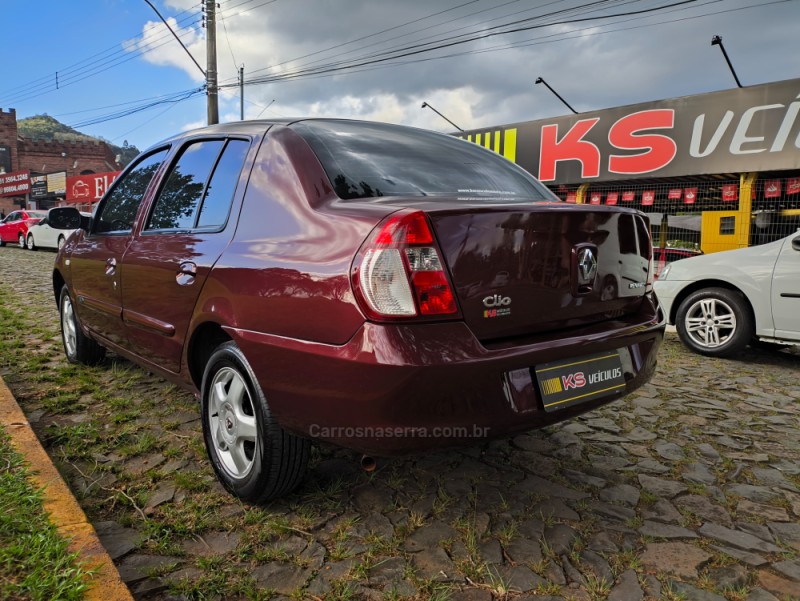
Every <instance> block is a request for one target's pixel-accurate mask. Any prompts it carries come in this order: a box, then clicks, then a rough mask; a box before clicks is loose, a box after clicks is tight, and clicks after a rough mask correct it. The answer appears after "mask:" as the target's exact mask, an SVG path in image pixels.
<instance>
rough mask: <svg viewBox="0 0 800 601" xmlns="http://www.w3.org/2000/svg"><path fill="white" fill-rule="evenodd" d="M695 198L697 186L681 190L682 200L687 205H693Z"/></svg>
mask: <svg viewBox="0 0 800 601" xmlns="http://www.w3.org/2000/svg"><path fill="white" fill-rule="evenodd" d="M696 200H697V188H686V190H684V191H683V202H685V203H686V204H687V205H693V204H694V202H695V201H696Z"/></svg>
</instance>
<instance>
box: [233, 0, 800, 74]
mask: <svg viewBox="0 0 800 601" xmlns="http://www.w3.org/2000/svg"><path fill="white" fill-rule="evenodd" d="M721 1H724V0H709V1H708V2H705V3H703V4H700V5H698V6H697V7H683V8H681V9H679V10H687V8H698V7H700V6H707V5H709V4H716V3H718V2H721ZM792 1H795V0H772V1H771V2H759V3H757V4H753V5H749V6H743V7H736V8H731V9H725V10H719V11H713V12H709V13H704V14H700V15H691V16H687V17H682V18H677V19H670V20H666V21H659V22H656V23H645V24H641V25H635V26H631V27H621V28H617V29H609V30H605V31H592V30H595V29H597V28H596V27H586V28H583V29H577V30H573V31H570V32H559V33H555V34H551V35H548V36H544V38H533V39H528V40H523V41H520V42H515V43H511V44H506V45H502V46H496V47H493V48H482V49H476V50H466V51H461V52H454V53H451V54H446V55H440V56H433V57H424V58H416V59H412V60H408V61H398V62H394V63H383V64H377V65H370V66H367V67H364V68H361V69H353V70H352V71H350V72H349V73H363V72H367V71H374V70H377V69H386V68H392V67H398V66H407V65H411V64H417V63H421V62H429V61H435V60H442V59H447V58H453V57H458V56H465V55H471V54H484V53H489V52H497V51H502V50H509V49H513V48H522V47H528V46H536V45H541V44H549V43H556V42H562V41H566V40H571V39H577V38H581V37H593V36H596V35H605V34H609V33H617V32H620V31H630V30H635V29H643V28H645V27H655V26H658V25H665V24H670V23H678V22H683V21H690V20H693V19H699V18H703V17H708V16H716V15H719V14H725V13H730V12H738V11H742V10H749V9H753V8H761V7H764V6H770V5H773V4H784V3H787V2H792ZM670 12H676V11H670ZM642 18H646V17H637V18H636V19H628V20H627V21H622V22H628V21H633V20H640V19H642ZM586 32H589V33H586ZM548 38H556V39H548ZM337 74H338V73H329V72H320V73H315V74H310V75H304V76H297V77H296V78H287V79H300V78H302V79H319V78H326V77H333V76H335V75H337ZM259 83H261V82H257V83H256V84H254V85H258V84H259ZM264 83H270V82H264ZM225 87H230V86H225Z"/></svg>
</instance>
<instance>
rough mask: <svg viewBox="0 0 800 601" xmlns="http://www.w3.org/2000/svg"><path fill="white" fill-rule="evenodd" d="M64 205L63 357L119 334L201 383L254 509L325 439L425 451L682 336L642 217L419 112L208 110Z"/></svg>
mask: <svg viewBox="0 0 800 601" xmlns="http://www.w3.org/2000/svg"><path fill="white" fill-rule="evenodd" d="M49 220H50V223H51V225H52V226H53V227H57V226H59V227H64V228H74V227H78V226H81V227H82V229H81V230H79V231H78V232H76V234H75V235H74V236H72V237H71V238H70V239H69V241H68V242H67V243H66V245H65V246H64V247H63V248H62V249H61V251H60V252H59V254H58V256H57V258H56V264H55V270H54V272H53V287H54V292H55V296H56V300H57V301H58V304H59V310H60V315H61V324H62V333H63V340H64V347H65V351H66V355H67V357H68V359H69V360H70V361H72V362H84V363H97V362H98V361H100V360H101V359H102V357H103V354H104V349H105V348H109V349H113V350H114V351H115V352H117V353H119V354H121V355H124V356H126V357H129V358H130V359H132V360H133V361H136V362H137V363H139V364H141V365H143V366H144V367H146V368H147V369H149V370H152V371H154V372H157V373H159V374H162V375H163V376H165V377H167V378H169V379H170V380H173V381H175V382H177V383H179V384H180V385H182V386H185V387H186V388H188V389H190V390H193V391H195V392H196V393H197V394H198V395H199V397H200V400H201V412H202V421H203V429H204V437H205V442H206V447H207V450H208V453H209V457H210V460H211V462H212V464H213V466H214V469H215V471H216V473H217V475H218V477H219V478H220V480H221V482H222V483H223V484H224V486H225V487H226V488H227V489H228V490H229V491H231V492H232V493H233V494H235V495H237V496H239V497H240V498H242V499H245V500H247V501H251V502H262V501H265V500H267V499H271V498H274V497H276V496H279V495H282V494H285V493H287V492H289V491H290V490H292V489H293V488H294V487H295V486H296V485H297V484H298V483H299V482H300V480H301V478H302V475H303V473H304V471H305V466H306V463H307V460H308V451H309V445H310V440H311V439H321V440H325V441H328V442H332V443H336V444H340V445H343V446H346V447H349V448H352V449H356V450H358V451H361V452H363V453H367V454H376V455H377V454H396V453H409V452H420V451H425V450H430V449H438V448H442V447H448V446H454V445H459V444H460V445H464V444H470V443H474V442H476V441H477V440H481V439H486V438H491V437H500V436H509V435H512V434H514V433H516V432H522V431H525V430H529V429H531V428H536V427H540V426H543V425H546V424H550V423H553V422H556V421H559V420H563V419H567V418H569V417H572V416H575V415H577V414H579V413H582V412H584V411H587V410H590V409H593V408H595V407H599V406H601V405H604V404H606V403H608V402H609V401H612V400H614V399H618V398H620V397H622V396H623V395H625V394H627V393H629V392H631V391H633V390H635V389H636V388H638V387H639V386H641V385H642V384H644V383H645V382H647V381H648V380H649V379H650V377H651V375H652V374H653V372H654V370H655V366H656V353H657V350H658V347H659V345H660V343H661V340H662V337H663V332H664V319H663V315H662V313H661V311H660V309H659V306H658V303H657V300H656V298H655V296H654V295H653V293H652V289H651V288H652V268H651V254H652V248H651V243H650V238H649V233H648V232H649V230H648V224H647V221H646V217H645V216H644V215H643V214H642V213H639V212H637V211H633V210H630V209H626V208H622V207H611V206H590V205H588V206H587V205H583V206H581V205H569V204H566V203H564V202H561V201H559V200H558V199H557V198H556V197H555V196H553V195H552V194H551V193H550V192H549V191H548V190H547V189H546V188H545V187H544V186H542V185H541V184H540V183H539V182H538V181H537V180H536V179H534V178H533V177H531V176H530V175H529V174H528V173H527V172H525V171H523V170H522V169H520V168H518V167H517V166H516V165H514V164H513V163H510V162H508V161H506V160H505V159H503V158H502V157H500V156H499V155H497V154H495V153H493V152H490V151H488V150H486V149H484V148H482V147H480V146H477V145H475V144H472V143H470V142H466V141H463V140H459V139H456V138H453V137H450V136H444V135H440V134H435V133H431V132H427V131H423V130H418V129H411V128H406V127H400V126H394V125H386V124H377V123H367V122H355V121H339V120H300V121H284V122H265V121H254V122H243V123H230V124H225V125H220V126H212V127H208V128H205V129H201V130H197V131H193V132H189V133H186V134H182V135H179V136H176V137H174V138H171V139H169V140H166V141H165V142H163V143H161V144H158V145H156V146H154V147H153V148H152V149H150V150H148V151H146V152H145V153H143V154H142V155H140V156H139V157H138V158H137V159H136V160H135V161H134V162H133V163H132V164H131V165H130V166H129V167H128V168H127V170H126V171H125V172H124V173H123V174H122V175H121V176H120V177H119V178H118V179H117V180H116V182H115V183H114V185H113V186H112V187H111V189H110V190H109V191H108V192H107V193H106V195H105V196H104V198H103V199H102V200H101V201H100V204H99V206H98V208H97V211H96V214H95V216H94V217H93V218H92V219H91V220H89V219H86V218H84V219H83V223H81V218H80V216H79V215H78V213H77V211H75V210H74V209H57V210H56V211H55V214H54V212H51V215H50V218H49ZM620 271H624V272H625V274H626V277H625V279H624V282H625V283H626V285H625V286H624V287H623V286H621V287H619V289H618V290H616V291H615V292H614V293H613V294H607V293H605V294H602V292H603V291H602V290H601V289H602V282H603V281H604V280H605V278H606V276H609V275H611V274H613V275H615V276H619V272H620ZM618 279H620V278H618ZM620 281H623V280H622V279H620Z"/></svg>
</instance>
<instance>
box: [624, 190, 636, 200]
mask: <svg viewBox="0 0 800 601" xmlns="http://www.w3.org/2000/svg"><path fill="white" fill-rule="evenodd" d="M634 200H636V192H623V193H622V202H633V201H634Z"/></svg>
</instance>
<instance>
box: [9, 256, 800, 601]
mask: <svg viewBox="0 0 800 601" xmlns="http://www.w3.org/2000/svg"><path fill="white" fill-rule="evenodd" d="M54 257H55V254H53V253H51V252H31V251H25V250H20V249H18V248H8V247H7V248H2V249H0V282H2V284H1V285H0V373H2V376H3V378H5V380H6V382H7V383H8V385H9V387H10V388H11V389H12V391H13V392H14V394H15V396H16V398H17V400H18V401H19V403H20V405H21V406H22V407H23V409H24V411H25V413H26V414H27V416H28V418H29V420H30V422H31V424H32V425H33V427H34V429H35V430H36V431H37V433H38V435H39V437H40V439H41V440H42V441H43V444H44V445H45V447H46V449H47V451H48V453H49V454H50V456H51V457H52V458H53V460H54V462H55V463H56V465H57V466H58V467H59V469H60V470H61V471H62V474H63V475H64V476H65V479H66V480H67V481H68V483H69V484H70V486H71V488H72V490H73V492H74V494H75V495H76V497H77V498H78V500H79V501H80V503H81V505H82V506H83V508H84V510H85V511H86V513H87V515H88V516H89V518H90V519H91V520H92V522H93V524H94V526H95V528H96V530H97V531H98V533H99V534H100V537H101V539H102V540H103V543H104V545H105V546H106V548H107V550H108V551H109V553H110V554H111V555H112V557H113V558H114V560H115V562H116V563H117V566H118V568H119V570H120V573H121V575H122V577H123V579H124V580H125V581H126V583H127V584H128V586H129V587H130V589H131V591H132V592H133V594H134V596H135V597H137V598H143V599H180V598H189V599H194V598H210V599H213V598H224V599H231V598H256V599H268V598H278V599H280V598H292V599H440V600H442V599H448V598H449V599H454V600H455V599H467V600H485V601H490V600H491V599H505V598H513V599H525V598H534V597H535V598H536V599H547V598H551V599H576V600H581V599H597V600H602V599H612V600H615V601H616V600H619V601H623V600H624V601H627V600H636V599H643V598H646V599H662V598H663V599H681V598H683V599H708V600H718V599H729V600H731V601H745V600H753V601H760V600H767V599H775V598H777V599H798V598H800V559H798V554H799V553H800V409H798V401H800V381H798V375H799V374H800V351H799V350H772V349H770V350H762V349H753V350H748V351H747V352H746V353H745V354H743V355H742V356H740V357H738V358H737V359H736V360H721V359H708V358H703V357H700V356H698V355H694V354H691V353H689V352H688V351H686V350H685V349H684V348H683V347H682V345H681V344H680V342H679V341H678V339H677V337H676V335H675V334H668V335H667V339H666V341H665V343H664V345H663V347H662V349H661V354H660V360H659V370H658V374H657V376H656V377H655V378H654V380H653V381H652V383H651V384H649V385H647V386H645V387H644V388H642V389H641V390H640V391H638V392H637V393H636V394H634V395H632V396H630V397H628V398H626V399H624V400H623V401H620V402H616V403H614V404H612V405H610V406H608V407H606V408H604V409H603V410H601V411H595V412H593V413H589V414H586V415H584V416H583V417H582V418H580V419H576V420H573V421H569V422H566V423H563V424H560V425H557V426H554V427H550V428H547V429H546V430H542V431H536V432H531V433H529V434H525V435H521V436H518V437H516V438H514V439H513V440H501V441H495V442H491V443H486V444H482V445H478V446H475V447H472V448H468V449H463V450H459V451H453V452H447V453H438V454H431V455H426V456H419V457H411V458H406V459H392V460H379V462H378V469H377V470H376V471H375V472H373V473H365V472H363V471H362V470H361V469H360V467H359V465H358V458H357V457H355V456H353V455H352V454H351V453H348V452H346V451H342V450H338V449H333V448H327V447H325V448H316V449H315V450H314V454H313V457H312V466H311V470H310V472H309V475H308V477H307V478H306V480H305V483H304V484H303V485H302V486H301V488H300V489H299V491H298V492H297V493H295V494H293V495H291V496H290V497H288V498H286V499H284V500H282V501H279V502H275V503H272V504H270V505H269V506H266V507H263V508H254V507H249V506H244V505H242V504H240V503H238V502H237V501H235V500H234V499H233V498H232V497H231V496H229V495H228V494H227V493H226V492H225V491H224V490H223V489H222V488H221V487H220V486H219V485H218V484H217V482H216V480H215V478H214V475H213V473H212V470H211V468H210V466H209V464H208V463H207V461H206V458H205V450H204V448H203V441H202V435H201V431H200V420H199V413H198V406H197V402H196V401H195V399H194V398H193V397H192V395H190V394H187V393H185V392H183V391H181V390H179V389H177V388H175V387H174V386H172V385H170V384H168V383H166V382H165V381H163V380H162V379H160V378H158V377H154V376H152V375H150V374H148V373H147V372H145V371H143V370H141V369H140V368H139V367H137V366H135V365H133V364H131V363H129V362H127V361H125V360H122V359H118V358H116V357H115V356H113V355H111V356H110V357H109V358H108V359H107V360H106V361H105V362H104V363H103V364H102V365H101V366H99V367H97V368H86V367H79V366H73V365H69V364H67V363H66V361H65V360H64V359H63V353H62V349H61V340H60V335H59V331H58V315H57V310H56V304H55V302H54V299H53V293H52V286H51V281H50V274H51V265H52V262H53V260H54Z"/></svg>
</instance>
